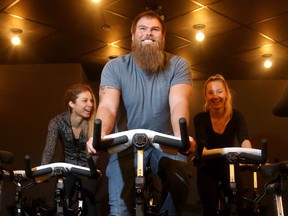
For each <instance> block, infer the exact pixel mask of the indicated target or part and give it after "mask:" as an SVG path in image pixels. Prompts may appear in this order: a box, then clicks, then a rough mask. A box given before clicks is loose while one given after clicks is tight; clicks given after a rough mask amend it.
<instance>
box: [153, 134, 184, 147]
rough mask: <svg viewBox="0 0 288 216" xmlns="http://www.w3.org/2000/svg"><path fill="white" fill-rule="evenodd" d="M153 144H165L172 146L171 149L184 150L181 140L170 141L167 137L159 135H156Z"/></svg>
mask: <svg viewBox="0 0 288 216" xmlns="http://www.w3.org/2000/svg"><path fill="white" fill-rule="evenodd" d="M153 142H155V143H159V144H163V145H166V146H171V147H176V148H178V149H182V143H181V140H176V139H175V140H174V139H170V138H167V137H163V136H159V135H155V136H154V139H153Z"/></svg>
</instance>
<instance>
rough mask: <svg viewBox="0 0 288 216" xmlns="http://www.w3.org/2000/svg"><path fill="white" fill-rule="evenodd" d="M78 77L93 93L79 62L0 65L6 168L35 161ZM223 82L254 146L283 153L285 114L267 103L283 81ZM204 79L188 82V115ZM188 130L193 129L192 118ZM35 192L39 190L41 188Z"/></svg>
mask: <svg viewBox="0 0 288 216" xmlns="http://www.w3.org/2000/svg"><path fill="white" fill-rule="evenodd" d="M98 72H99V71H98ZM95 73H97V72H96V71H95ZM78 82H88V83H89V84H91V86H92V87H93V89H94V91H95V94H96V96H97V95H98V93H97V89H98V82H97V81H95V80H93V81H89V80H87V77H86V75H85V73H84V72H83V69H82V67H81V65H79V64H55V65H2V66H0V122H1V125H0V135H1V136H0V137H1V139H0V149H1V150H6V151H11V152H12V153H14V155H15V156H14V162H13V164H11V165H8V166H7V167H8V168H11V169H23V167H24V164H23V161H24V155H25V154H30V155H31V162H32V166H37V165H39V164H40V160H41V155H42V151H43V148H44V144H45V137H46V132H47V125H48V122H49V120H50V119H51V118H52V117H54V116H55V115H57V114H58V113H60V112H63V111H65V110H66V107H64V102H63V94H64V92H65V90H66V89H67V87H68V86H69V85H71V84H73V83H78ZM228 83H229V85H230V87H231V88H232V89H233V91H234V105H235V106H236V107H237V108H239V109H240V110H241V111H242V112H243V113H244V115H245V117H246V120H247V124H248V128H249V131H250V134H251V140H252V144H253V146H254V147H255V148H259V147H260V143H261V139H263V138H267V139H268V146H269V148H268V149H269V160H270V161H271V162H273V161H274V160H275V159H279V160H286V159H288V156H287V154H286V152H287V151H288V145H287V129H288V119H285V118H279V117H275V116H273V114H272V106H273V104H274V103H275V102H276V101H277V100H278V98H279V97H280V96H281V94H282V92H283V91H284V89H285V87H286V85H287V84H288V83H287V81H286V80H270V81H263V80H253V81H252V80H247V81H243V80H241V81H237V80H233V81H232V80H231V81H228ZM203 85H204V81H194V82H193V96H192V98H191V113H192V117H193V116H194V114H196V113H197V112H200V111H201V110H202V105H203V95H202V88H203ZM190 133H191V135H193V133H194V132H193V126H192V122H191V130H190ZM58 154H59V152H58ZM191 169H192V170H193V173H194V177H193V181H192V185H191V193H190V198H189V202H188V205H187V210H186V212H187V215H189V214H190V215H191V212H192V213H193V215H198V214H200V207H199V199H198V195H197V190H196V183H195V182H196V178H195V168H194V167H193V166H191ZM10 186H11V185H10ZM104 186H105V184H104ZM44 188H45V187H44ZM43 190H44V191H45V194H47V195H49V194H50V195H51V196H52V195H53V189H52V190H50V191H47V190H45V189H43ZM38 191H39V190H38ZM40 193H42V195H43V191H40ZM10 195H11V196H12V195H13V192H12V193H10ZM12 201H13V200H12Z"/></svg>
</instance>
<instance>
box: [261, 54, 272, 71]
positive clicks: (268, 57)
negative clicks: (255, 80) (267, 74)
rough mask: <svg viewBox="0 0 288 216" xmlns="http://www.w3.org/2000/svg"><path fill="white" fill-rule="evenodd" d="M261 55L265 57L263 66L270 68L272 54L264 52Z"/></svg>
mask: <svg viewBox="0 0 288 216" xmlns="http://www.w3.org/2000/svg"><path fill="white" fill-rule="evenodd" d="M262 57H263V58H265V61H264V64H263V66H264V67H265V68H271V67H272V61H271V57H272V54H270V53H266V54H264V55H262Z"/></svg>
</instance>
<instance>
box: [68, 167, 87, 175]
mask: <svg viewBox="0 0 288 216" xmlns="http://www.w3.org/2000/svg"><path fill="white" fill-rule="evenodd" d="M70 172H71V173H74V174H79V175H84V176H88V177H90V176H91V172H90V171H89V170H82V169H77V168H76V167H71V169H70Z"/></svg>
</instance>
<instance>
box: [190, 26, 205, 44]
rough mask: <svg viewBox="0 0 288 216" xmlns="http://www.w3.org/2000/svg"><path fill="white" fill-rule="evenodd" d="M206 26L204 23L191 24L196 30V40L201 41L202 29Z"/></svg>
mask: <svg viewBox="0 0 288 216" xmlns="http://www.w3.org/2000/svg"><path fill="white" fill-rule="evenodd" d="M205 27H206V26H205V25H204V24H196V25H194V26H193V28H194V29H195V30H196V31H197V33H196V35H195V38H196V40H197V41H199V42H201V41H203V40H204V39H205V34H204V33H203V29H204V28H205Z"/></svg>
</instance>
